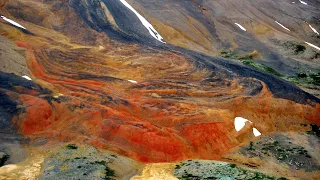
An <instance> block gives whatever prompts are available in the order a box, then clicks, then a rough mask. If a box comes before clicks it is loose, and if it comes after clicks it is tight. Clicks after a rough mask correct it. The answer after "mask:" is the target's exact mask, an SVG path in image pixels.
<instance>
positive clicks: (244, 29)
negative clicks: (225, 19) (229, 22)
mask: <svg viewBox="0 0 320 180" xmlns="http://www.w3.org/2000/svg"><path fill="white" fill-rule="evenodd" d="M234 24H236V25H237V26H238V27H239V28H240V29H242V30H243V31H247V30H246V28H244V27H243V26H241V25H240V24H238V23H234Z"/></svg>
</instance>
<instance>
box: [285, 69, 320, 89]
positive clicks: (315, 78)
mask: <svg viewBox="0 0 320 180" xmlns="http://www.w3.org/2000/svg"><path fill="white" fill-rule="evenodd" d="M284 79H285V80H287V81H289V82H291V83H293V84H296V85H303V84H312V85H315V86H320V72H317V73H316V72H299V73H298V76H297V77H284Z"/></svg>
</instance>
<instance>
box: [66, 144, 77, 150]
mask: <svg viewBox="0 0 320 180" xmlns="http://www.w3.org/2000/svg"><path fill="white" fill-rule="evenodd" d="M66 148H67V149H78V146H76V145H75V144H68V145H67V146H66Z"/></svg>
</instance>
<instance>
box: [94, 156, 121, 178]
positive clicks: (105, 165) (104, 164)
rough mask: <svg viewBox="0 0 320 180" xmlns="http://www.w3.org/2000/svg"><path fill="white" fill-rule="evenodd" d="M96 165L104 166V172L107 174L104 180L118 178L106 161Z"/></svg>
mask: <svg viewBox="0 0 320 180" xmlns="http://www.w3.org/2000/svg"><path fill="white" fill-rule="evenodd" d="M94 163H95V164H99V165H102V166H104V170H105V174H106V175H105V177H104V179H106V180H113V179H114V178H113V177H116V174H115V172H114V170H112V169H110V168H109V167H108V163H107V162H106V161H95V162H94Z"/></svg>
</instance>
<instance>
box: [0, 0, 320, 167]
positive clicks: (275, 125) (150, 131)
mask: <svg viewBox="0 0 320 180" xmlns="http://www.w3.org/2000/svg"><path fill="white" fill-rule="evenodd" d="M0 2H1V3H0V4H1V14H3V15H4V16H6V17H8V18H11V19H13V20H16V21H19V23H21V24H23V26H24V27H26V30H22V29H21V28H20V29H19V28H17V27H15V26H13V25H10V24H9V23H7V22H4V21H1V29H0V34H1V35H2V36H3V37H2V38H7V39H10V40H11V41H12V42H14V43H15V44H16V45H17V46H19V47H20V48H22V49H24V51H25V53H26V55H25V58H26V59H25V60H26V64H27V67H28V69H29V70H30V71H31V73H32V82H31V81H30V82H27V80H23V79H21V78H20V77H16V76H15V75H12V74H7V73H1V74H0V75H1V86H0V90H1V96H3V97H5V99H6V100H5V103H2V102H1V104H0V105H1V107H4V106H6V104H8V103H9V100H10V103H16V104H17V106H16V107H19V109H20V111H14V112H12V113H11V114H10V116H8V117H7V119H8V120H9V121H12V122H14V123H13V124H14V125H15V127H16V128H17V129H18V132H19V133H21V134H23V135H24V136H26V137H28V138H30V139H34V138H38V137H42V138H46V139H48V141H52V142H54V141H59V142H68V141H76V142H78V143H81V142H84V143H87V144H91V145H93V146H95V147H97V148H101V149H108V150H110V151H113V152H115V153H117V154H119V155H124V156H127V157H130V158H133V159H135V160H138V161H142V162H170V161H178V160H184V159H191V158H199V159H220V158H221V156H222V155H223V154H225V153H226V152H228V151H230V150H231V149H232V148H235V147H237V146H239V145H240V144H241V143H242V142H247V141H248V140H250V139H253V138H254V136H253V134H252V132H251V131H250V130H248V129H246V130H243V131H240V132H236V131H235V129H234V118H235V117H245V118H247V119H249V120H250V121H252V126H254V127H256V128H257V129H258V130H259V131H260V132H261V133H262V134H268V133H272V132H275V131H301V130H303V129H302V128H301V126H300V124H301V123H307V124H310V123H316V124H320V106H319V102H320V100H319V99H318V98H317V97H315V96H313V95H310V94H308V93H306V92H304V91H303V90H301V89H299V88H298V87H296V86H294V85H292V84H290V83H288V82H286V81H285V80H282V79H279V78H278V77H276V76H273V75H270V74H266V73H263V72H260V71H258V70H255V69H253V68H250V67H247V66H244V65H242V64H241V63H238V62H236V61H232V60H230V59H225V58H221V57H215V56H212V55H217V53H218V52H219V51H220V50H221V49H227V48H230V49H236V50H237V51H241V52H251V51H252V50H254V49H257V50H258V51H259V52H262V56H263V57H264V59H263V61H265V62H266V64H268V63H269V64H270V65H272V66H274V67H275V68H276V69H279V70H281V72H283V73H288V74H290V73H292V72H293V70H292V69H293V67H296V65H294V64H291V63H293V62H294V63H298V62H299V63H300V64H302V65H301V66H302V67H303V68H312V69H316V68H319V64H317V63H316V61H317V58H314V60H311V61H308V62H306V60H303V59H294V58H295V57H293V56H292V57H290V56H288V57H284V56H283V55H282V54H281V52H278V51H277V49H276V48H277V47H276V45H274V44H272V43H271V42H272V41H271V39H272V37H273V38H280V37H281V38H280V39H281V40H287V39H290V38H294V40H297V39H303V41H309V42H312V43H314V42H315V41H316V40H317V39H318V38H319V37H318V36H311V35H310V34H311V33H312V32H310V30H309V29H308V27H307V26H306V25H305V24H303V22H302V24H298V22H297V19H298V20H303V19H305V20H308V22H309V23H310V24H312V25H314V26H315V27H317V25H319V24H318V22H317V21H316V19H317V18H319V12H320V11H318V9H319V7H320V5H319V3H320V2H318V1H314V2H310V4H309V5H308V6H307V7H302V5H298V4H296V6H295V5H294V4H291V1H290V2H289V1H284V0H283V1H279V2H278V1H277V2H275V1H259V2H258V1H257V2H256V1H244V0H243V1H237V2H236V1H231V0H230V1H223V2H222V1H221V2H217V1H191V0H190V1H144V0H135V1H133V0H131V1H128V3H129V4H131V5H132V6H133V7H134V8H135V9H136V10H137V11H139V12H140V13H141V15H143V16H144V17H145V18H146V19H147V20H148V21H149V22H151V24H153V25H154V27H155V28H156V29H157V30H158V32H159V33H160V34H161V35H162V36H163V37H164V41H166V44H164V43H161V42H159V41H157V40H156V39H154V38H153V37H152V36H151V35H150V34H149V32H148V30H147V29H146V28H145V27H144V26H143V25H142V23H141V22H140V20H139V19H138V17H137V16H136V15H135V14H134V13H133V12H132V11H130V10H129V9H128V8H127V7H126V6H124V5H123V4H122V3H121V2H120V1H114V0H112V1H111V0H90V1H89V0H81V1H73V0H70V1H60V0H32V1H31V0H23V1H22V0H17V1H0ZM230 8H232V9H240V10H243V11H240V10H238V11H233V10H232V9H230ZM287 8H290V10H288V11H289V12H290V13H287ZM279 9H281V10H282V11H281V12H278V11H279ZM269 10H270V11H269ZM293 12H294V13H295V14H293ZM278 19H281V20H282V22H285V23H286V25H287V27H288V28H290V29H292V32H291V33H289V32H286V30H284V29H282V28H281V27H280V26H278V25H277V24H274V20H278ZM262 20H263V21H262ZM240 21H241V22H243V25H246V27H248V31H250V32H251V33H246V34H244V32H243V31H241V29H238V27H237V26H235V25H234V23H235V22H240ZM279 21H280V20H279ZM272 23H273V24H272ZM12 63H14V62H12ZM12 73H16V72H12ZM2 77H3V78H2ZM12 79H14V81H12ZM7 99H8V102H7ZM8 120H7V121H8Z"/></svg>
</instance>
